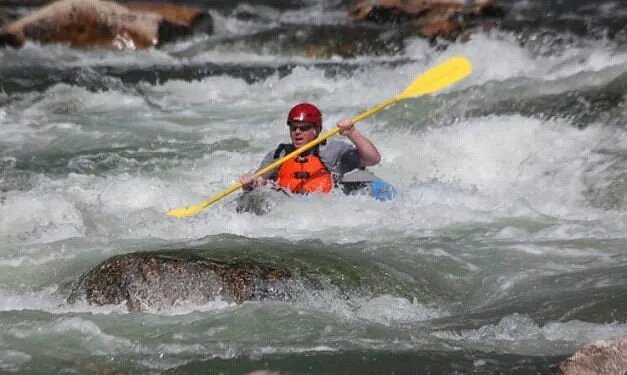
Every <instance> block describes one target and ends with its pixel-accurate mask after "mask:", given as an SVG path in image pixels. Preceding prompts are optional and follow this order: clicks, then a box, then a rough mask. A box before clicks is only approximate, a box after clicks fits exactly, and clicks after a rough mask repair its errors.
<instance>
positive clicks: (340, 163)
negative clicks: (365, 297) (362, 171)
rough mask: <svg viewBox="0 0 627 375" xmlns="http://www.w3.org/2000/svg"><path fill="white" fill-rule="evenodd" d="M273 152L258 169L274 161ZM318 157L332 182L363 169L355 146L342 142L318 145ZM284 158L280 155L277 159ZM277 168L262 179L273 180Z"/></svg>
mask: <svg viewBox="0 0 627 375" xmlns="http://www.w3.org/2000/svg"><path fill="white" fill-rule="evenodd" d="M274 153H275V150H273V151H271V152H269V153H268V154H267V155H266V156H265V157H264V158H263V160H262V161H261V165H260V166H259V169H261V168H263V167H265V166H267V165H270V164H271V163H273V162H274V161H275V159H274ZM318 155H319V156H320V160H321V161H322V163H323V164H324V166H325V167H326V168H327V169H328V170H329V172H331V175H333V180H334V181H340V180H341V179H342V176H343V175H344V174H345V173H348V172H350V171H352V170H353V169H357V168H363V165H362V164H361V157H360V156H359V151H357V149H356V148H355V146H353V145H351V144H349V143H346V142H342V141H333V140H331V141H329V140H327V141H326V144H324V145H319V149H318ZM283 156H285V154H282V155H280V156H279V158H281V157H283ZM277 171H278V168H277V169H275V170H273V171H270V172H268V173H266V174H265V175H264V176H263V177H265V178H270V179H273V178H275V177H276V173H277Z"/></svg>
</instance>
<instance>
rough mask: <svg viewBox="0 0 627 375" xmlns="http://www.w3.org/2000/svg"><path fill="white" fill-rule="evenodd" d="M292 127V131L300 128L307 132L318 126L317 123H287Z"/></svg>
mask: <svg viewBox="0 0 627 375" xmlns="http://www.w3.org/2000/svg"><path fill="white" fill-rule="evenodd" d="M287 126H289V127H290V131H291V132H295V131H296V130H300V131H301V132H306V131H308V130H311V129H313V128H315V127H316V125H315V124H303V125H295V124H287Z"/></svg>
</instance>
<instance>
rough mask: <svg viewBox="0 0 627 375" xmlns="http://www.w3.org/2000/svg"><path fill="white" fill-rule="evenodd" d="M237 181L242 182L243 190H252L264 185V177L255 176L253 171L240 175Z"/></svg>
mask: <svg viewBox="0 0 627 375" xmlns="http://www.w3.org/2000/svg"><path fill="white" fill-rule="evenodd" d="M239 182H241V183H242V187H243V188H244V190H252V189H254V188H258V187H261V186H263V185H265V184H266V179H265V178H263V177H261V176H260V177H255V174H254V173H247V174H245V175H243V176H242V177H240V179H239Z"/></svg>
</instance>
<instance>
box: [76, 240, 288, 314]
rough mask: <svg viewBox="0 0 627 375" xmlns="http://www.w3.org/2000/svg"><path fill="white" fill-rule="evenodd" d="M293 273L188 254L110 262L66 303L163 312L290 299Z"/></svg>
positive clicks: (137, 256) (140, 255) (94, 272)
mask: <svg viewBox="0 0 627 375" xmlns="http://www.w3.org/2000/svg"><path fill="white" fill-rule="evenodd" d="M290 276H291V275H290V272H289V271H287V270H281V269H278V268H272V267H268V266H263V265H259V264H255V263H251V262H240V263H237V262H233V263H226V262H221V261H215V260H211V259H206V258H201V257H197V256H194V255H190V254H185V255H181V256H176V255H173V254H169V253H157V252H151V253H133V254H125V255H119V256H115V257H112V258H109V259H107V260H105V261H104V262H102V263H101V264H99V265H98V266H96V267H94V268H93V269H92V270H90V271H88V272H87V273H85V274H84V275H83V276H81V278H80V280H79V281H78V283H77V285H76V286H75V287H74V288H73V290H72V292H71V294H70V297H69V298H68V302H70V303H74V302H75V301H77V300H78V299H81V298H83V297H84V298H85V299H86V301H87V302H88V303H89V304H92V305H108V304H113V305H118V304H121V303H125V304H126V307H127V308H128V310H129V311H145V310H151V311H154V310H157V311H158V310H162V309H167V308H171V307H173V306H177V305H180V304H182V303H193V304H203V303H207V302H210V301H213V300H216V299H221V300H223V301H227V302H235V303H242V302H244V301H248V300H262V299H267V298H271V299H281V300H285V299H289V294H288V292H287V289H286V288H285V281H287V280H288V279H289V278H290Z"/></svg>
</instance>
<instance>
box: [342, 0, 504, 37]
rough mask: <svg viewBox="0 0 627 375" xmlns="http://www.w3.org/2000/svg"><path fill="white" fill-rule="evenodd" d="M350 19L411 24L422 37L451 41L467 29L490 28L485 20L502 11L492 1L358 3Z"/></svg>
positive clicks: (489, 22) (402, 0)
mask: <svg viewBox="0 0 627 375" xmlns="http://www.w3.org/2000/svg"><path fill="white" fill-rule="evenodd" d="M350 15H351V16H352V17H353V19H355V20H357V21H370V22H376V23H388V22H392V23H402V22H408V23H413V24H414V25H416V27H417V30H418V33H419V34H420V35H422V36H424V37H427V38H436V37H442V38H446V39H455V38H458V37H459V36H461V35H462V34H463V32H464V31H466V30H468V29H470V28H474V27H477V26H479V25H481V26H483V27H484V28H488V27H491V26H492V22H491V21H488V20H487V18H490V17H495V16H502V11H501V10H500V8H498V7H497V5H496V0H476V1H464V0H379V1H377V3H376V4H372V3H371V2H369V1H364V2H360V3H358V4H357V5H355V7H354V8H353V9H352V10H351V11H350Z"/></svg>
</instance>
